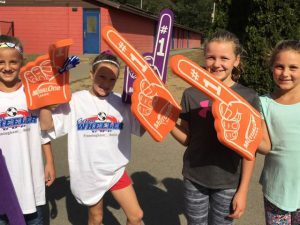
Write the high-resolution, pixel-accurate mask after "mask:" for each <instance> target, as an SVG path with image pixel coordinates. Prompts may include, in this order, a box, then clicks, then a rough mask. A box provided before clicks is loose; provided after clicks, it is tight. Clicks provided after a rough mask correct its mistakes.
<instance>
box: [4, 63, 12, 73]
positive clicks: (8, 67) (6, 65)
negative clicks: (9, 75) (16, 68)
mask: <svg viewBox="0 0 300 225" xmlns="http://www.w3.org/2000/svg"><path fill="white" fill-rule="evenodd" d="M3 69H4V71H10V70H11V67H10V64H9V63H4V65H3Z"/></svg>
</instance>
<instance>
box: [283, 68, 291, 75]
mask: <svg viewBox="0 0 300 225" xmlns="http://www.w3.org/2000/svg"><path fill="white" fill-rule="evenodd" d="M289 72H290V70H289V68H286V67H285V68H283V70H282V75H283V76H285V77H286V76H288V75H289Z"/></svg>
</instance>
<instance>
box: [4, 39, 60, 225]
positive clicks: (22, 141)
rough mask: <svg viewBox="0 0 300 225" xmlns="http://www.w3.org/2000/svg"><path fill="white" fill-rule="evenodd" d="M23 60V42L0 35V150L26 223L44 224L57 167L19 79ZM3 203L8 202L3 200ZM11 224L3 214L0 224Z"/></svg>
mask: <svg viewBox="0 0 300 225" xmlns="http://www.w3.org/2000/svg"><path fill="white" fill-rule="evenodd" d="M23 61H24V57H23V46H22V44H21V42H20V41H19V40H18V39H17V38H16V37H12V36H7V35H0V148H1V149H2V153H3V156H4V159H5V164H6V166H7V169H8V172H9V175H10V178H11V180H12V183H13V187H14V190H15V192H16V195H17V199H18V203H19V205H20V207H21V210H22V213H23V214H24V218H25V221H26V223H27V224H34V225H36V224H38V225H41V224H43V215H42V206H43V205H45V204H46V198H45V184H46V186H50V185H51V184H52V183H53V181H54V179H55V168H54V162H53V156H52V150H51V145H50V142H49V141H50V139H49V138H47V137H45V138H42V137H41V130H40V125H39V118H38V115H39V111H38V110H34V111H32V110H29V109H28V107H27V104H26V96H25V92H24V87H23V85H22V83H21V81H20V78H19V73H20V69H21V67H22V65H23ZM42 144H43V145H42ZM41 146H42V147H41ZM42 152H43V153H44V156H45V157H44V158H45V166H44V165H43V154H42ZM1 182H3V181H1V179H0V183H1ZM0 204H3V205H4V204H7V203H5V202H3V199H0ZM8 204H9V203H8ZM5 206H6V207H7V209H8V208H9V205H5ZM4 208H5V207H4ZM8 222H9V221H8V218H7V215H0V225H7V224H8ZM10 222H11V221H10Z"/></svg>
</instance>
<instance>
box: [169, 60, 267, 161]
mask: <svg viewBox="0 0 300 225" xmlns="http://www.w3.org/2000/svg"><path fill="white" fill-rule="evenodd" d="M171 68H172V70H173V72H174V73H175V74H176V75H178V76H179V77H181V78H182V79H184V80H185V81H187V82H188V83H189V84H191V85H193V86H194V87H196V88H197V89H198V90H200V91H201V92H203V93H204V94H206V95H207V96H208V97H210V98H211V99H212V102H213V104H212V113H213V115H214V118H215V129H216V132H217V135H218V139H219V141H220V142H221V143H223V144H224V145H226V146H227V147H229V148H231V149H232V150H234V151H236V152H237V153H238V154H240V155H241V156H243V157H245V158H246V159H249V160H253V159H254V158H255V152H256V150H257V147H258V145H259V144H260V141H261V137H262V130H261V116H260V113H259V112H257V111H256V109H254V108H253V107H252V106H251V105H250V104H249V103H248V102H247V101H246V100H245V99H244V98H242V97H241V96H240V95H238V94H237V93H236V92H234V91H233V90H231V89H230V88H229V87H227V86H225V85H224V84H223V83H222V82H221V81H219V80H218V79H216V78H214V76H213V75H212V74H210V73H209V72H208V71H206V70H205V69H203V68H201V67H200V66H198V65H197V64H196V63H194V62H192V61H191V60H189V59H187V58H186V57H183V56H181V55H176V56H173V57H172V58H171ZM235 116H236V118H237V119H236V120H235V127H236V128H237V130H236V131H233V130H227V129H226V128H227V127H226V121H228V119H231V118H234V117H235ZM227 125H228V124H227Z"/></svg>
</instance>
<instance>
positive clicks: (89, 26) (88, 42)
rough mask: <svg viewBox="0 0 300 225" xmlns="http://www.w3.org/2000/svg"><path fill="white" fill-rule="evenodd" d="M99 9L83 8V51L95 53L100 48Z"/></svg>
mask: <svg viewBox="0 0 300 225" xmlns="http://www.w3.org/2000/svg"><path fill="white" fill-rule="evenodd" d="M99 18H100V11H99V9H84V10H83V53H88V54H97V53H99V49H100V41H99V40H100V37H99V36H100V34H99V27H100V26H99V24H100V21H99Z"/></svg>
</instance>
